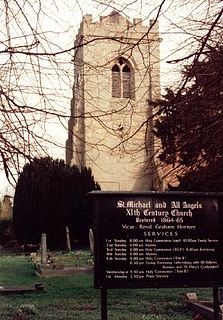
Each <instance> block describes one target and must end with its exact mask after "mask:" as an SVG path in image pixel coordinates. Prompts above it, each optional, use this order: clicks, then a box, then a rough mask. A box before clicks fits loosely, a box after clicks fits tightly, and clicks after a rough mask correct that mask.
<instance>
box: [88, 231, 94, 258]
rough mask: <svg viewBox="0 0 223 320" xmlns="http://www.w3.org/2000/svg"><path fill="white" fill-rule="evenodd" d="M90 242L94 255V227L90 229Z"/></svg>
mask: <svg viewBox="0 0 223 320" xmlns="http://www.w3.org/2000/svg"><path fill="white" fill-rule="evenodd" d="M89 242H90V251H91V254H92V255H94V234H93V231H92V229H89Z"/></svg>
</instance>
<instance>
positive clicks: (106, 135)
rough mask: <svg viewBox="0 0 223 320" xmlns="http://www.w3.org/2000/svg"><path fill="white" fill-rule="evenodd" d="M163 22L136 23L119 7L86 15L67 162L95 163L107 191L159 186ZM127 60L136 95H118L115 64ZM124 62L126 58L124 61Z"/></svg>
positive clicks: (93, 166)
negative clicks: (156, 132) (156, 108)
mask: <svg viewBox="0 0 223 320" xmlns="http://www.w3.org/2000/svg"><path fill="white" fill-rule="evenodd" d="M159 45H160V38H159V27H158V22H154V21H150V26H146V25H143V24H142V20H141V19H134V20H133V22H132V23H131V22H130V21H129V20H128V19H126V18H124V17H123V16H121V15H120V14H119V13H117V12H112V13H111V14H110V15H108V16H105V17H101V18H100V20H99V21H96V22H94V21H93V20H92V16H91V15H86V16H85V17H84V19H83V21H82V23H81V25H80V28H79V31H78V34H77V37H76V40H75V46H76V49H75V53H74V86H73V98H72V100H71V117H70V120H69V124H68V131H69V135H68V140H67V144H66V161H67V163H68V164H76V165H78V166H86V167H91V169H92V171H93V174H94V177H95V180H96V181H98V182H99V184H100V186H101V187H102V190H111V191H117V190H151V189H159V188H160V187H161V186H160V179H159V175H158V173H157V170H156V169H157V166H156V164H155V160H154V154H155V153H156V146H155V142H154V138H153V135H152V133H151V127H152V122H153V107H152V106H151V104H150V103H149V101H151V100H154V99H156V98H159V96H160V56H159ZM120 57H121V59H123V61H127V63H128V65H129V66H130V69H131V72H132V78H131V81H134V83H131V87H132V88H134V94H132V95H131V96H129V97H128V98H123V97H114V96H113V97H112V81H113V80H112V67H113V66H114V63H115V61H117V59H119V58H120ZM121 63H122V61H121Z"/></svg>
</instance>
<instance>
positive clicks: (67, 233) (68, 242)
mask: <svg viewBox="0 0 223 320" xmlns="http://www.w3.org/2000/svg"><path fill="white" fill-rule="evenodd" d="M66 240H67V250H68V251H71V245H70V231H69V227H67V226H66Z"/></svg>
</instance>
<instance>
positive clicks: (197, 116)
mask: <svg viewBox="0 0 223 320" xmlns="http://www.w3.org/2000/svg"><path fill="white" fill-rule="evenodd" d="M184 76H185V78H186V79H187V81H188V83H189V85H188V87H187V88H184V90H181V91H178V92H177V93H174V92H173V91H172V90H170V89H168V90H167V93H166V95H165V97H164V99H163V100H162V101H159V108H160V118H159V120H158V121H157V122H156V126H155V134H156V135H157V136H158V137H159V138H160V139H161V142H162V147H163V151H162V153H161V155H160V159H161V160H162V161H163V162H164V163H166V164H170V165H172V166H173V167H175V168H178V169H179V168H180V169H181V170H179V171H178V172H181V173H182V172H184V176H181V178H179V181H180V185H179V189H180V190H197V191H223V130H222V128H223V80H222V79H223V47H221V46H220V47H217V48H215V49H213V48H212V49H210V51H208V52H206V53H205V55H204V56H203V60H202V61H200V62H196V63H194V64H193V65H191V66H190V67H189V68H187V69H186V71H185V74H184Z"/></svg>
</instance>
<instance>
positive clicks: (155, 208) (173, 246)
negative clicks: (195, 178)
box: [90, 191, 223, 288]
mask: <svg viewBox="0 0 223 320" xmlns="http://www.w3.org/2000/svg"><path fill="white" fill-rule="evenodd" d="M90 197H91V198H92V203H93V209H94V214H95V229H94V234H95V287H96V288H146V287H147V288H148V287H150V288H152V287H153V288H154V287H155V288H158V287H184V286H187V287H215V286H222V285H223V213H222V204H221V203H222V195H221V194H213V193H207V194H204V193H185V192H143V193H132V192H117V193H116V192H99V191H96V192H91V193H90Z"/></svg>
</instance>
